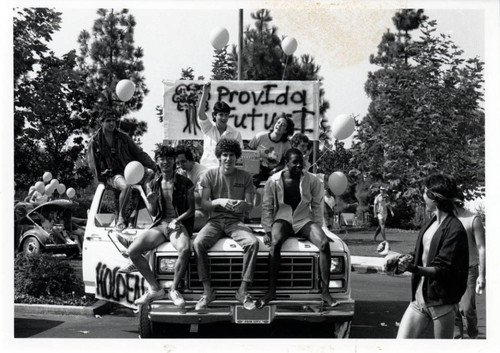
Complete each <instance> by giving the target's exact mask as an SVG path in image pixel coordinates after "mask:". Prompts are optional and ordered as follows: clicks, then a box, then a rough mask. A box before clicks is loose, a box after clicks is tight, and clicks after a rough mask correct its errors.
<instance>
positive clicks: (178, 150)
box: [175, 145, 194, 162]
mask: <svg viewBox="0 0 500 353" xmlns="http://www.w3.org/2000/svg"><path fill="white" fill-rule="evenodd" d="M180 154H183V155H184V156H185V157H186V159H187V160H188V161H190V162H193V161H194V156H193V152H192V151H191V149H190V148H189V147H188V146H184V145H179V146H177V147H176V148H175V156H176V157H177V156H178V155H180Z"/></svg>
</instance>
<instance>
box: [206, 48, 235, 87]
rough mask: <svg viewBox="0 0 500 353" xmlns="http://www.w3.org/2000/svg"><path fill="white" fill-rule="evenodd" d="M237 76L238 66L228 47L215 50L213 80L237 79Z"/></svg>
mask: <svg viewBox="0 0 500 353" xmlns="http://www.w3.org/2000/svg"><path fill="white" fill-rule="evenodd" d="M236 78H237V72H236V66H235V63H234V62H233V61H231V57H230V55H229V54H228V52H227V50H226V48H224V49H222V50H217V49H215V50H214V61H213V63H212V77H211V79H212V80H235V79H236Z"/></svg>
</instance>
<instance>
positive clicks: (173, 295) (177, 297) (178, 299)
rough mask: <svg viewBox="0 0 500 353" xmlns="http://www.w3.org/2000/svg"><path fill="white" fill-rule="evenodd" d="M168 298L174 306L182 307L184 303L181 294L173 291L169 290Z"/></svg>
mask: <svg viewBox="0 0 500 353" xmlns="http://www.w3.org/2000/svg"><path fill="white" fill-rule="evenodd" d="M168 297H169V298H170V300H172V302H173V303H174V305H175V306H181V307H182V306H184V305H185V304H186V302H185V301H184V298H183V297H182V295H181V293H179V291H177V290H175V289H171V290H169V291H168Z"/></svg>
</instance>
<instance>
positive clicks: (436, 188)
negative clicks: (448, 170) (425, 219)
mask: <svg viewBox="0 0 500 353" xmlns="http://www.w3.org/2000/svg"><path fill="white" fill-rule="evenodd" d="M424 185H425V187H426V188H427V193H426V194H427V197H428V198H430V199H431V200H433V201H436V206H437V208H438V209H439V210H441V211H444V212H448V213H451V212H453V210H454V202H455V199H456V197H457V196H458V187H457V182H456V181H455V178H453V177H452V176H451V175H446V174H433V175H429V176H428V177H427V178H425V180H424Z"/></svg>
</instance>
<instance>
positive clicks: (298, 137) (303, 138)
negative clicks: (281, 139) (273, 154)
mask: <svg viewBox="0 0 500 353" xmlns="http://www.w3.org/2000/svg"><path fill="white" fill-rule="evenodd" d="M310 141H311V140H309V137H307V135H306V134H303V133H302V132H297V133H296V134H295V135H293V136H292V138H291V139H290V144H291V145H292V147H298V146H299V145H300V144H301V143H302V142H305V143H307V146H308V147H309V142H310Z"/></svg>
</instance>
